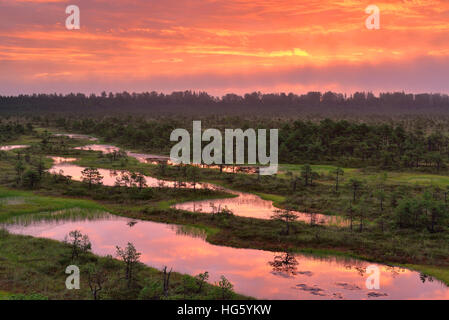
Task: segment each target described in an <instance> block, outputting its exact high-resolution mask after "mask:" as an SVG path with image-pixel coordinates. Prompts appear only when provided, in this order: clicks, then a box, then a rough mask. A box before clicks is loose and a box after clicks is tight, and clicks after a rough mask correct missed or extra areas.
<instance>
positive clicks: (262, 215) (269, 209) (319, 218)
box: [49, 157, 344, 224]
mask: <svg viewBox="0 0 449 320" xmlns="http://www.w3.org/2000/svg"><path fill="white" fill-rule="evenodd" d="M53 159H54V160H55V161H54V165H53V166H52V167H51V169H50V170H49V172H50V173H55V174H57V173H60V172H61V170H62V173H63V174H64V175H69V176H71V177H72V179H73V180H76V181H82V174H81V172H82V171H83V169H84V167H80V166H77V165H74V164H72V163H69V162H71V161H72V162H73V161H74V160H75V159H74V158H67V161H64V158H61V157H55V158H53ZM98 171H99V172H100V174H101V175H102V176H103V184H104V185H106V186H114V185H115V183H116V181H117V180H116V179H117V178H118V177H120V176H121V174H122V172H127V171H125V170H123V171H121V170H109V169H98ZM145 179H146V181H147V185H148V186H149V187H160V186H164V187H170V188H173V187H174V186H175V182H174V181H167V180H160V179H157V178H153V177H150V176H145ZM186 187H189V188H191V187H192V186H191V185H190V184H188V185H187V186H186ZM196 188H209V189H221V190H225V191H226V192H229V193H232V194H236V195H237V197H235V198H226V199H210V200H203V201H190V202H185V203H180V204H176V205H174V206H173V207H174V208H177V209H181V210H188V211H201V212H204V213H212V212H214V210H215V212H216V211H217V209H219V208H225V207H227V208H228V209H230V210H232V212H233V213H234V214H235V215H238V216H242V217H251V218H259V219H270V217H271V215H272V214H273V213H274V211H275V210H277V208H276V207H274V206H273V203H272V201H269V200H263V199H262V198H260V197H259V196H257V195H253V194H250V193H245V192H238V191H234V190H229V189H223V188H221V187H218V186H215V185H212V184H208V183H198V184H197V186H196ZM211 204H212V205H213V206H214V207H211ZM214 208H215V209H214ZM297 214H298V216H299V219H298V220H300V221H304V222H307V223H309V222H310V221H311V214H307V213H302V212H298V213H297ZM312 216H313V218H314V219H315V223H329V224H337V223H340V224H342V223H344V222H342V221H341V220H342V219H341V218H340V217H337V216H326V215H322V214H313V215H312Z"/></svg>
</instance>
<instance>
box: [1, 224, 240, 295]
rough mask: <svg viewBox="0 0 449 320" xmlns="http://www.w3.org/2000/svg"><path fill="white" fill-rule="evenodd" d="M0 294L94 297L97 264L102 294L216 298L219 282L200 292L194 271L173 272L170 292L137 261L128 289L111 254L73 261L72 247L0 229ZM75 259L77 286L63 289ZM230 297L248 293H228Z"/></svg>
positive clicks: (121, 269) (154, 272) (153, 272)
mask: <svg viewBox="0 0 449 320" xmlns="http://www.w3.org/2000/svg"><path fill="white" fill-rule="evenodd" d="M0 260H1V267H0V299H64V300H66V299H69V300H70V299H93V295H92V293H91V291H90V288H89V283H88V275H87V270H88V268H91V267H92V266H93V265H94V266H97V267H98V266H101V268H102V270H103V271H104V272H105V274H106V280H105V282H104V283H103V289H102V290H101V291H100V292H99V297H100V298H101V299H220V298H222V291H221V289H220V288H218V287H217V286H213V285H210V284H207V283H206V284H204V287H203V288H202V290H201V291H199V290H198V283H197V281H196V279H195V278H194V277H192V276H188V275H183V274H180V273H175V272H173V273H172V275H171V278H170V283H169V291H168V295H167V296H165V295H164V294H163V292H162V283H163V282H162V273H161V271H160V270H157V269H154V268H150V267H148V266H145V265H143V264H139V265H138V269H137V270H138V272H137V276H136V279H135V282H134V284H133V285H132V286H131V287H130V288H128V287H127V285H126V284H125V282H124V280H123V276H124V273H125V265H124V263H123V262H122V261H119V260H116V259H113V258H112V257H100V256H96V255H94V254H91V253H86V254H84V255H83V256H81V257H80V258H79V259H77V260H76V261H72V260H71V248H70V247H69V246H68V245H66V244H64V243H62V242H58V241H53V240H48V239H41V238H33V237H28V236H20V235H12V234H9V233H7V232H6V231H4V230H1V229H0ZM72 264H75V265H77V266H78V267H79V268H80V270H81V274H80V290H67V289H66V286H65V281H66V278H67V276H68V275H67V274H66V273H65V270H66V267H67V266H69V265H72ZM228 298H230V299H247V298H248V297H245V296H242V295H238V294H234V293H232V294H230V296H229V297H228Z"/></svg>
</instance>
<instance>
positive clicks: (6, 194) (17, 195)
mask: <svg viewBox="0 0 449 320" xmlns="http://www.w3.org/2000/svg"><path fill="white" fill-rule="evenodd" d="M73 208H80V209H91V210H104V208H103V207H102V206H101V205H99V204H98V203H96V202H94V201H90V200H80V199H70V198H56V197H44V196H38V195H35V194H33V193H32V192H28V191H17V190H9V189H6V188H2V187H0V221H5V220H7V219H8V218H11V217H14V216H20V215H24V214H32V213H39V212H53V211H59V210H67V209H73Z"/></svg>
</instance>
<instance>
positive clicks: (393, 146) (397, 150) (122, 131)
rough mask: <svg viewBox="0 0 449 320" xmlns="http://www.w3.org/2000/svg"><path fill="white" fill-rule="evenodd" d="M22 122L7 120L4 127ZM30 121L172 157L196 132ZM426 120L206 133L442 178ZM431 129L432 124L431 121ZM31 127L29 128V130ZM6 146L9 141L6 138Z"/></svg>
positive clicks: (435, 135)
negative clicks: (185, 136)
mask: <svg viewBox="0 0 449 320" xmlns="http://www.w3.org/2000/svg"><path fill="white" fill-rule="evenodd" d="M14 121H18V120H12V119H10V120H4V124H3V126H12V127H14V126H19V128H22V130H25V127H27V126H28V127H29V126H30V125H31V124H30V122H29V123H28V124H25V123H24V124H23V125H21V124H14V123H15V122H14ZM28 121H32V122H33V123H34V125H38V126H39V125H40V126H46V127H49V126H50V127H56V128H59V129H61V130H65V131H67V132H80V133H86V134H91V135H95V136H98V137H101V138H103V139H105V141H107V142H111V143H112V142H114V143H119V144H121V145H123V146H127V147H131V148H135V149H142V150H145V151H148V152H160V153H165V154H168V153H169V150H170V148H171V146H172V145H173V144H174V142H170V133H171V131H172V130H173V129H175V128H186V129H187V130H192V122H191V120H190V119H187V118H182V117H178V118H159V119H142V118H138V117H103V118H87V117H79V118H75V117H45V116H35V117H33V118H30V119H29V120H28ZM423 122H424V120H423V119H417V120H416V121H415V122H411V123H410V122H407V123H406V125H404V124H403V123H399V122H398V123H394V122H393V123H391V124H390V123H386V122H384V123H363V122H355V121H347V120H339V121H336V120H331V119H324V120H321V121H313V122H312V121H306V120H279V119H278V120H267V119H265V120H263V121H250V120H244V119H241V118H240V119H239V118H234V117H228V118H213V119H206V120H203V129H206V128H222V129H223V128H224V127H227V128H233V127H234V128H243V129H246V128H255V129H257V128H267V129H268V128H279V157H280V158H279V161H280V162H281V163H306V162H309V163H334V164H338V165H341V166H346V167H347V166H355V167H366V166H376V167H381V168H384V169H387V168H392V169H399V168H419V169H420V170H430V171H435V172H438V171H440V170H442V169H445V168H446V164H447V163H449V137H448V136H447V135H446V134H445V133H444V132H443V131H442V130H439V129H438V127H434V128H433V129H428V128H426V127H425V126H423V125H422V123H423ZM429 123H430V124H429V125H430V126H431V125H432V122H431V121H430V120H429ZM23 126H25V127H23ZM2 139H3V140H5V137H2Z"/></svg>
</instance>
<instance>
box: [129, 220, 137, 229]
mask: <svg viewBox="0 0 449 320" xmlns="http://www.w3.org/2000/svg"><path fill="white" fill-rule="evenodd" d="M136 223H137V221H135V220H133V221H129V222H128V223H127V225H128V226H130V227H131V228H132V227H134V226H135V225H136Z"/></svg>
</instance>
